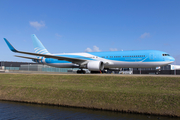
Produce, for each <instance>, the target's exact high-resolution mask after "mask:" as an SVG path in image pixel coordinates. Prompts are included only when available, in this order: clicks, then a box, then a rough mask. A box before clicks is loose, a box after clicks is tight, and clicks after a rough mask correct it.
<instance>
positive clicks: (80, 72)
mask: <svg viewBox="0 0 180 120" xmlns="http://www.w3.org/2000/svg"><path fill="white" fill-rule="evenodd" d="M85 73H86V71H85V70H78V71H77V74H85Z"/></svg>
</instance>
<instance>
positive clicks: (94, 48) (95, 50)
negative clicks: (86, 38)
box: [85, 45, 101, 52]
mask: <svg viewBox="0 0 180 120" xmlns="http://www.w3.org/2000/svg"><path fill="white" fill-rule="evenodd" d="M85 52H101V50H100V49H99V47H97V46H95V45H94V46H93V50H92V49H91V48H86V50H85Z"/></svg>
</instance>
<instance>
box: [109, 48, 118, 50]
mask: <svg viewBox="0 0 180 120" xmlns="http://www.w3.org/2000/svg"><path fill="white" fill-rule="evenodd" d="M109 50H110V51H118V49H117V48H110V49H109Z"/></svg>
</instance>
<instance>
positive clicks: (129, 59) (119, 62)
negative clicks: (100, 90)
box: [35, 50, 174, 68]
mask: <svg viewBox="0 0 180 120" xmlns="http://www.w3.org/2000/svg"><path fill="white" fill-rule="evenodd" d="M53 55H54V56H63V57H69V58H77V59H83V60H86V61H102V62H103V63H107V64H105V65H104V68H130V67H131V68H150V67H158V66H164V65H168V64H170V63H172V62H174V58H173V57H171V56H169V54H167V53H165V52H162V51H157V50H138V51H113V52H90V53H63V54H53ZM35 62H38V63H43V64H47V65H50V66H54V67H60V68H79V67H80V66H79V65H78V64H74V63H72V62H68V61H64V60H58V59H53V58H42V60H36V61H35Z"/></svg>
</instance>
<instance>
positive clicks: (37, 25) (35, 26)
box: [29, 21, 45, 30]
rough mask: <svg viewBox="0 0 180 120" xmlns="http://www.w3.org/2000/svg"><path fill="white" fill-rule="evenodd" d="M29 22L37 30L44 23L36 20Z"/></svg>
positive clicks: (43, 25)
mask: <svg viewBox="0 0 180 120" xmlns="http://www.w3.org/2000/svg"><path fill="white" fill-rule="evenodd" d="M29 24H30V25H31V26H32V27H34V28H36V29H37V30H39V29H40V28H42V27H45V23H44V22H43V21H40V22H37V21H34V22H31V21H30V22H29Z"/></svg>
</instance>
